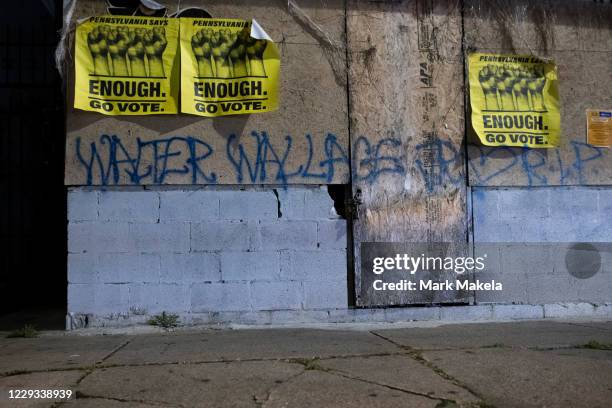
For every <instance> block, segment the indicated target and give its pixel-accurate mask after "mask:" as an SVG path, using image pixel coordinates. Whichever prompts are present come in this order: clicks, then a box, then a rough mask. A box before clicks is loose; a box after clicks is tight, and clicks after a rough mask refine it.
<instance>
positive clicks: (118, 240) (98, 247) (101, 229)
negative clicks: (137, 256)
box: [68, 221, 134, 253]
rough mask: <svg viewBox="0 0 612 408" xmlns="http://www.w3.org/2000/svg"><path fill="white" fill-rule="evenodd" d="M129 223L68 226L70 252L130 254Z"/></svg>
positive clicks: (87, 222) (76, 224)
mask: <svg viewBox="0 0 612 408" xmlns="http://www.w3.org/2000/svg"><path fill="white" fill-rule="evenodd" d="M128 231H129V227H128V224H127V223H117V222H90V221H86V222H77V223H72V222H71V223H70V224H68V252H71V253H77V252H130V251H132V250H133V248H134V246H133V243H132V241H130V239H129V237H128Z"/></svg>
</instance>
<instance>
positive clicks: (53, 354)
mask: <svg viewBox="0 0 612 408" xmlns="http://www.w3.org/2000/svg"><path fill="white" fill-rule="evenodd" d="M126 339H127V337H126V336H42V337H38V338H31V339H23V338H15V339H1V340H0V344H2V347H0V375H3V374H6V373H10V372H15V371H40V370H58V369H70V368H80V367H91V366H93V365H94V364H95V363H96V362H99V361H101V360H103V359H104V358H105V357H106V356H108V355H110V354H111V353H112V352H113V351H114V350H115V349H117V348H118V347H119V346H120V345H122V344H123V343H124V342H125V341H126Z"/></svg>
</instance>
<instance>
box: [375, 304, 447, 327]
mask: <svg viewBox="0 0 612 408" xmlns="http://www.w3.org/2000/svg"><path fill="white" fill-rule="evenodd" d="M425 320H440V308H439V307H390V308H388V309H385V321H387V322H389V323H393V322H410V321H425Z"/></svg>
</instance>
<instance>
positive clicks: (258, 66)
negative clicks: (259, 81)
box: [246, 37, 268, 76]
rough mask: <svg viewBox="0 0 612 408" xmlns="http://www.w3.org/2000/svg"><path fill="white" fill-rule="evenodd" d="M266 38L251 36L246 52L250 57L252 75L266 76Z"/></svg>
mask: <svg viewBox="0 0 612 408" xmlns="http://www.w3.org/2000/svg"><path fill="white" fill-rule="evenodd" d="M267 44H268V43H267V42H266V40H257V39H255V38H252V37H249V42H248V46H247V47H246V53H247V55H248V57H249V65H250V66H251V75H253V76H266V68H265V67H264V62H263V54H264V51H265V50H266V45H267Z"/></svg>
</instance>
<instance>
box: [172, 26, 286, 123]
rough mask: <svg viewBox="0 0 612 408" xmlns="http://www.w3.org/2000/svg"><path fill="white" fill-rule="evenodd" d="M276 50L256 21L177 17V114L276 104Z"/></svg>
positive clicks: (273, 106) (207, 113) (263, 108)
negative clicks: (178, 33)
mask: <svg viewBox="0 0 612 408" xmlns="http://www.w3.org/2000/svg"><path fill="white" fill-rule="evenodd" d="M279 74H280V54H279V52H278V49H277V48H276V44H274V43H273V42H272V40H271V39H270V37H268V35H267V34H266V33H265V32H264V31H263V29H262V28H261V27H260V26H259V25H258V24H257V22H256V21H255V20H253V21H245V20H235V19H204V18H181V112H185V113H191V114H194V115H200V116H222V115H236V114H242V113H261V112H269V111H273V110H276V109H277V108H278V90H279V82H280V78H279Z"/></svg>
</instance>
